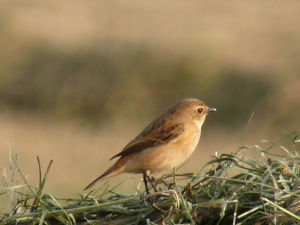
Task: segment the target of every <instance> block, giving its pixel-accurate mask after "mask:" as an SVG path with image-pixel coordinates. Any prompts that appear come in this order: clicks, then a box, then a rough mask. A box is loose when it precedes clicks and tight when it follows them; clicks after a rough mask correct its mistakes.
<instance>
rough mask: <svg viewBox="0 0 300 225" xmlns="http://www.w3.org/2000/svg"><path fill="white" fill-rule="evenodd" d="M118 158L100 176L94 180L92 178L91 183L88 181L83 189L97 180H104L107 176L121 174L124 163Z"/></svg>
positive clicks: (89, 186)
mask: <svg viewBox="0 0 300 225" xmlns="http://www.w3.org/2000/svg"><path fill="white" fill-rule="evenodd" d="M120 159H121V158H120ZM120 159H119V160H118V161H117V162H116V163H115V164H114V165H112V166H111V167H110V168H109V169H108V170H106V171H105V172H104V173H103V174H102V175H101V176H100V177H98V178H97V179H96V180H94V181H93V182H92V183H90V184H89V185H88V186H87V187H86V188H85V189H84V191H85V190H87V189H89V188H91V187H93V186H94V185H95V184H96V183H97V182H98V181H101V180H105V179H107V178H110V177H113V176H116V175H118V174H121V173H123V172H124V164H123V163H122V162H120V161H122V160H120Z"/></svg>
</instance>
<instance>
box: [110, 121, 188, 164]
mask: <svg viewBox="0 0 300 225" xmlns="http://www.w3.org/2000/svg"><path fill="white" fill-rule="evenodd" d="M169 121H170V120H167V119H162V118H160V120H154V121H153V122H152V123H150V124H149V125H148V126H147V127H146V128H145V129H144V130H143V131H142V133H140V134H139V135H138V136H137V137H136V138H135V139H133V140H132V141H131V142H129V143H128V144H127V145H126V146H125V147H124V148H123V150H122V151H121V152H120V153H118V154H117V155H115V156H113V157H112V158H111V159H113V158H116V157H122V156H126V155H130V154H133V153H136V152H141V151H144V150H146V149H149V148H153V147H156V146H158V145H162V144H166V143H169V142H171V141H173V140H174V139H176V138H177V137H178V136H179V135H180V134H181V133H182V132H183V131H184V124H183V123H173V124H170V122H169ZM171 121H172V120H171Z"/></svg>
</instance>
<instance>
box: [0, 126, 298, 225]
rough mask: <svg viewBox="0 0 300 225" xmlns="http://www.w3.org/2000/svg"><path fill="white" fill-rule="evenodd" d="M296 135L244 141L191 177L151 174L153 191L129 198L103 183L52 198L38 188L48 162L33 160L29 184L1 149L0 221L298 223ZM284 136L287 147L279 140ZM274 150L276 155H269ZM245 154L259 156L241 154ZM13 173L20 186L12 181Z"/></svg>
mask: <svg viewBox="0 0 300 225" xmlns="http://www.w3.org/2000/svg"><path fill="white" fill-rule="evenodd" d="M299 134H300V130H298V131H295V132H292V133H289V134H287V135H286V136H284V137H283V138H282V139H280V140H279V141H277V142H275V143H271V145H270V146H269V147H268V148H266V149H262V148H261V147H259V146H258V145H255V146H246V147H238V148H237V150H236V151H235V152H234V153H232V154H222V155H221V156H217V155H215V156H213V157H212V159H211V161H209V162H207V163H206V165H205V166H204V167H203V170H204V169H205V170H206V171H205V172H200V173H199V174H197V175H194V174H176V173H172V174H169V175H165V176H163V177H161V178H153V182H154V183H155V184H156V186H157V188H158V190H159V191H158V192H156V193H152V194H149V195H144V194H143V193H141V192H139V191H138V188H136V190H137V191H136V194H135V195H125V194H122V193H117V192H115V191H114V189H115V187H114V188H110V189H109V188H108V185H107V183H104V184H103V186H102V187H101V188H99V189H97V190H93V191H91V192H90V193H88V194H78V195H75V196H73V197H72V198H57V197H55V196H52V195H51V194H49V193H45V192H44V187H45V184H46V181H47V176H48V174H49V172H50V173H51V170H50V169H51V165H52V162H53V161H52V160H51V161H50V162H49V165H48V168H47V169H46V172H45V174H44V175H43V174H42V171H41V165H40V162H39V158H38V164H39V168H40V169H39V174H40V182H39V184H38V186H34V185H31V184H29V183H28V182H27V180H26V177H25V176H24V175H23V173H22V170H21V168H20V165H19V164H18V153H17V154H16V155H15V156H12V153H11V152H9V160H10V165H11V167H10V170H12V171H14V172H13V173H12V174H13V177H12V179H11V180H9V179H8V177H7V176H6V175H5V174H6V173H5V172H4V171H5V170H4V169H1V171H2V174H3V176H2V182H3V184H4V187H3V189H4V190H5V192H3V193H2V194H6V195H7V197H8V204H9V207H8V210H7V212H3V213H1V214H0V224H16V223H19V224H25V223H26V224H27V223H32V224H75V223H76V224H83V223H84V224H235V225H238V224H276V225H277V224H299V223H300V201H299V199H300V155H299V154H298V152H297V151H296V149H297V147H298V146H297V145H299V142H300V139H299ZM285 140H289V141H290V142H291V143H292V147H291V149H287V148H286V147H284V146H282V145H281V143H282V142H283V141H285ZM275 147H279V148H281V149H282V154H278V153H274V152H273V151H272V150H273V149H274V148H275ZM251 151H258V152H259V153H260V155H261V157H260V158H259V159H256V160H254V159H252V158H248V157H247V155H248V154H249V153H250V152H251ZM174 172H175V171H174ZM17 174H18V175H20V176H21V177H22V179H23V183H24V184H23V185H14V184H13V181H14V179H15V176H17ZM174 174H175V176H174ZM175 178H176V181H180V183H183V184H184V185H180V186H178V185H177V184H178V182H175V183H174V181H175ZM149 202H150V203H152V202H154V203H153V204H149Z"/></svg>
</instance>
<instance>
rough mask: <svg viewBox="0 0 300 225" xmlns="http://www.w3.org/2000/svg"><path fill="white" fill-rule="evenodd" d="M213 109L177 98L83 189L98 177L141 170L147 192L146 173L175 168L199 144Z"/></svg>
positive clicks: (136, 172) (196, 100)
mask: <svg viewBox="0 0 300 225" xmlns="http://www.w3.org/2000/svg"><path fill="white" fill-rule="evenodd" d="M213 111H216V109H215V108H209V107H208V106H207V105H206V104H205V103H203V102H202V101H200V100H198V99H195V98H185V99H182V100H180V101H178V102H177V103H176V104H175V105H173V106H172V107H171V108H170V109H168V110H167V111H166V112H165V113H163V114H162V115H161V116H159V117H157V118H156V119H155V120H153V121H152V122H151V123H150V124H149V125H148V126H146V128H145V129H144V130H143V131H142V132H141V133H140V134H139V135H137V136H136V137H135V138H134V139H133V140H132V141H130V142H129V143H128V144H127V145H126V146H125V147H124V148H123V149H122V151H121V152H120V153H118V154H116V155H114V156H113V157H112V158H111V159H110V160H112V159H115V158H118V160H117V161H116V162H115V163H114V164H113V165H112V166H111V167H110V168H108V169H107V170H106V171H105V172H104V173H103V174H102V175H101V176H100V177H98V178H97V179H95V180H94V181H93V182H92V183H90V184H89V185H88V186H87V187H86V188H85V189H84V191H85V190H87V189H90V188H92V187H93V186H94V185H95V184H96V183H97V182H98V181H101V180H104V179H107V178H110V177H113V176H117V175H119V174H122V173H134V174H143V180H144V183H145V188H146V192H147V193H149V189H148V186H147V179H148V181H149V182H150V183H151V179H150V177H149V175H150V174H156V173H159V172H162V171H164V170H168V169H171V168H174V167H176V166H178V165H179V164H181V163H183V162H184V161H186V160H187V159H188V158H189V157H190V156H191V154H192V153H193V152H194V150H195V149H196V146H197V145H198V142H199V140H200V135H201V127H202V125H203V123H204V120H205V118H206V116H207V114H208V113H209V112H213ZM154 190H155V189H154Z"/></svg>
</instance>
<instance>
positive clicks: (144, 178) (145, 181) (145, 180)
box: [143, 173, 150, 195]
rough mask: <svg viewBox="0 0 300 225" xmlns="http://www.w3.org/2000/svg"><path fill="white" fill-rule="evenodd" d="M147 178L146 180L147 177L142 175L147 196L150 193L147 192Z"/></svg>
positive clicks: (144, 174)
mask: <svg viewBox="0 0 300 225" xmlns="http://www.w3.org/2000/svg"><path fill="white" fill-rule="evenodd" d="M147 178H148V176H147V175H146V173H143V180H144V184H145V188H146V193H147V195H148V194H150V192H149V189H148V185H147Z"/></svg>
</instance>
